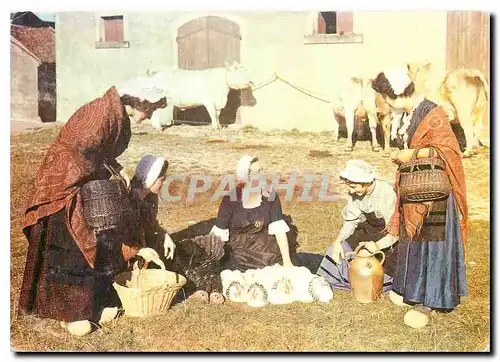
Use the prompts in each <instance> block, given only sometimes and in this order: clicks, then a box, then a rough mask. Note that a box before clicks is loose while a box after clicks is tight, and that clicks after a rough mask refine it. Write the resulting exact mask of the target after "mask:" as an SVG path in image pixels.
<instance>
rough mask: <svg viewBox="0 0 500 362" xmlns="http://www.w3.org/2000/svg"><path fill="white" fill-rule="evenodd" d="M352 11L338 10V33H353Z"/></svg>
mask: <svg viewBox="0 0 500 362" xmlns="http://www.w3.org/2000/svg"><path fill="white" fill-rule="evenodd" d="M353 15H354V14H353V13H352V12H337V31H336V34H341V35H342V34H351V33H353V19H354V16H353Z"/></svg>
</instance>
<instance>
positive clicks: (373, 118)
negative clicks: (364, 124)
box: [368, 113, 380, 152]
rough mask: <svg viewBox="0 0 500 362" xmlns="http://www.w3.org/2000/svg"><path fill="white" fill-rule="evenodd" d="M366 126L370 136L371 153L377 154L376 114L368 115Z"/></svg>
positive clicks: (378, 148)
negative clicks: (368, 128)
mask: <svg viewBox="0 0 500 362" xmlns="http://www.w3.org/2000/svg"><path fill="white" fill-rule="evenodd" d="M368 125H369V127H370V133H371V134H372V151H373V152H379V151H380V146H379V144H378V142H377V114H376V113H375V114H374V113H368Z"/></svg>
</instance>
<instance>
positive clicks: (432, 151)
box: [410, 146, 436, 172]
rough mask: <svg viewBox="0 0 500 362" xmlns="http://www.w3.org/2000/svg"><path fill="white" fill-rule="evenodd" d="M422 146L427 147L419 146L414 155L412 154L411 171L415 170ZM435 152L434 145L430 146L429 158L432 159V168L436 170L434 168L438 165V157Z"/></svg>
mask: <svg viewBox="0 0 500 362" xmlns="http://www.w3.org/2000/svg"><path fill="white" fill-rule="evenodd" d="M422 148H425V147H423V146H420V147H417V148H416V149H415V151H414V152H413V155H412V156H411V161H412V165H411V168H410V172H413V170H414V169H415V163H416V161H417V156H418V153H419V152H420V150H421V149H422ZM434 152H435V151H434V147H429V158H430V159H431V170H432V171H434V168H435V166H436V157H435V155H434Z"/></svg>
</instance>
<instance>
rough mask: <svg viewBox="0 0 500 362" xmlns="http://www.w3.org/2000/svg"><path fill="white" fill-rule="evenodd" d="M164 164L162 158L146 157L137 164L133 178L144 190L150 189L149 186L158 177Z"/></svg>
mask: <svg viewBox="0 0 500 362" xmlns="http://www.w3.org/2000/svg"><path fill="white" fill-rule="evenodd" d="M164 164H165V159H164V158H163V157H155V156H152V155H146V156H144V157H143V158H141V160H140V161H139V163H138V164H137V167H136V168H135V178H136V179H137V180H139V181H140V182H141V183H142V184H143V185H144V186H145V187H146V188H150V187H151V185H153V183H154V182H155V181H156V179H157V178H158V177H159V176H160V172H161V169H162V168H163V165H164Z"/></svg>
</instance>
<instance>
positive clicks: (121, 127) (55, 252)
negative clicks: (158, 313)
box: [19, 78, 166, 335]
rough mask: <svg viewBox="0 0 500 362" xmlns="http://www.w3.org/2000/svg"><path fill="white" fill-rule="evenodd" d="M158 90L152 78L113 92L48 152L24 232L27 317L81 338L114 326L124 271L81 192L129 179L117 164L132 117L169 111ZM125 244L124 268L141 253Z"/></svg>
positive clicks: (75, 119)
mask: <svg viewBox="0 0 500 362" xmlns="http://www.w3.org/2000/svg"><path fill="white" fill-rule="evenodd" d="M151 83H152V79H149V78H145V79H142V80H141V79H139V80H135V81H133V82H129V83H125V84H124V86H123V87H119V89H117V88H116V87H112V88H110V89H109V90H108V91H107V92H106V93H105V94H104V95H103V96H102V97H100V98H97V99H95V100H94V101H92V102H90V103H88V104H86V105H84V106H82V107H81V108H79V109H78V110H77V111H76V112H75V113H74V114H73V116H71V118H70V119H69V120H68V122H67V123H66V124H65V125H64V127H63V128H62V129H61V131H60V133H59V135H58V136H57V138H56V139H55V140H54V142H53V143H52V145H51V146H50V148H49V149H48V151H47V153H46V155H45V158H44V160H43V162H42V165H41V166H40V168H39V170H38V172H37V174H36V179H35V187H34V190H33V195H32V196H31V199H30V200H29V202H28V205H27V209H26V212H25V221H24V226H23V232H24V234H25V235H26V237H27V239H28V242H29V246H28V253H27V260H26V267H25V270H24V277H23V283H22V286H21V291H20V297H19V313H24V314H35V315H37V316H39V317H44V318H52V319H56V320H59V321H62V322H64V325H63V326H65V327H66V328H67V329H68V330H69V331H70V332H71V333H72V334H75V335H83V334H86V333H88V332H90V331H91V322H93V323H95V322H98V321H100V320H101V321H102V320H103V317H104V319H109V318H110V315H109V313H111V317H113V316H112V314H114V315H116V313H115V312H117V309H114V310H112V311H111V312H110V311H109V310H108V311H106V310H105V308H104V307H106V306H108V304H109V305H110V306H113V305H116V303H117V301H116V300H115V301H111V300H110V301H108V300H107V299H108V298H107V295H106V294H107V291H109V289H111V288H110V283H111V280H112V277H113V276H114V274H115V273H116V272H117V269H118V268H119V267H120V266H119V264H120V263H119V262H117V256H116V255H109V253H107V252H106V250H103V249H106V247H104V248H103V247H102V246H101V247H100V245H103V244H100V243H99V242H97V240H96V233H95V232H94V230H93V229H92V228H91V227H90V226H89V225H88V223H87V222H86V220H85V217H84V213H83V205H82V195H81V188H82V186H83V185H84V184H86V183H87V182H89V181H91V180H105V179H109V178H110V176H111V175H110V172H109V171H108V170H114V171H116V173H118V172H121V166H120V165H119V164H118V162H117V161H116V158H117V157H118V156H120V155H121V154H122V153H123V152H124V151H125V150H126V148H127V146H128V143H129V141H130V137H131V129H130V119H129V117H130V118H132V119H133V120H134V121H135V122H137V123H140V122H142V121H143V120H144V119H146V118H149V117H151V114H152V112H153V111H154V110H155V109H157V108H163V107H165V106H166V99H165V98H164V97H163V96H162V94H161V92H159V91H158V89H157V88H156V89H154V88H153V87H152V84H151ZM153 101H155V103H152V102H153ZM104 166H106V168H105V167H104ZM102 237H103V238H104V239H106V235H102ZM113 237H114V238H116V237H117V236H116V235H114V236H113ZM123 242H126V244H122V243H121V242H120V243H118V244H117V245H118V253H120V251H121V253H120V254H122V255H120V257H121V258H122V260H123V261H124V260H127V259H129V258H131V257H133V256H134V255H135V254H136V253H137V252H138V250H139V249H140V247H141V245H140V241H139V240H134V239H133V238H129V239H128V240H123ZM108 244H109V240H108ZM111 244H113V243H111ZM115 244H116V243H115ZM105 245H107V244H105ZM110 258H111V259H112V260H114V262H115V263H114V265H113V266H112V267H110V266H109V265H108V261H109V259H110ZM106 312H108V313H106Z"/></svg>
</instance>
